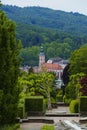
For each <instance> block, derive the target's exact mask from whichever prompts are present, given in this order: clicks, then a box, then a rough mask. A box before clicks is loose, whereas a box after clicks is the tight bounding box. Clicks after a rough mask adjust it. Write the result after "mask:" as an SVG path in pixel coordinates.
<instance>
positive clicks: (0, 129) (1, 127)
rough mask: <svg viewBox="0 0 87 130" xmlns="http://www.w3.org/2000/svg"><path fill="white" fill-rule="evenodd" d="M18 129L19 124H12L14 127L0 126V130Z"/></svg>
mask: <svg viewBox="0 0 87 130" xmlns="http://www.w3.org/2000/svg"><path fill="white" fill-rule="evenodd" d="M19 128H20V124H14V125H4V126H1V125H0V130H18V129H19Z"/></svg>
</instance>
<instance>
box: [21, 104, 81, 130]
mask: <svg viewBox="0 0 87 130" xmlns="http://www.w3.org/2000/svg"><path fill="white" fill-rule="evenodd" d="M54 111H59V112H60V113H61V112H66V113H69V108H68V107H58V109H53V110H51V111H49V112H51V113H53V112H54ZM32 118H34V119H35V118H42V119H43V118H45V119H50V120H54V125H56V124H58V123H59V121H60V120H61V121H64V120H68V121H72V120H74V121H76V122H79V119H80V117H60V116H58V117H57V116H56V117H47V116H46V117H32ZM43 125H44V123H23V124H21V129H22V130H41V127H42V126H43ZM57 130H58V129H57ZM61 130H62V129H61Z"/></svg>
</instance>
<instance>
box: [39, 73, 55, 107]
mask: <svg viewBox="0 0 87 130" xmlns="http://www.w3.org/2000/svg"><path fill="white" fill-rule="evenodd" d="M37 82H38V85H39V90H40V91H41V92H42V93H43V94H44V95H45V96H46V98H47V100H48V101H47V106H48V107H47V108H48V109H51V95H50V94H51V92H52V86H53V82H54V75H53V74H52V73H48V72H42V73H40V74H39V76H38V80H37Z"/></svg>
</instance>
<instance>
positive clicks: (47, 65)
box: [43, 63, 63, 70]
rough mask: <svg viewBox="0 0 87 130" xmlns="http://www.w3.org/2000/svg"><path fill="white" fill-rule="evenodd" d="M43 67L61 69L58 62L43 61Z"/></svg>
mask: <svg viewBox="0 0 87 130" xmlns="http://www.w3.org/2000/svg"><path fill="white" fill-rule="evenodd" d="M43 66H44V67H46V69H52V70H61V69H63V68H62V66H61V65H59V64H55V63H54V64H51V63H44V65H43Z"/></svg>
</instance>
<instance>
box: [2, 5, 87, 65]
mask: <svg viewBox="0 0 87 130" xmlns="http://www.w3.org/2000/svg"><path fill="white" fill-rule="evenodd" d="M2 9H3V11H5V13H6V15H7V16H8V17H9V18H10V19H12V20H14V21H15V22H16V25H17V28H16V34H17V35H16V36H17V39H21V41H22V44H23V49H21V51H20V56H21V57H22V58H23V62H22V65H29V66H34V65H38V55H39V52H40V46H41V45H43V47H44V52H45V55H46V60H47V59H49V58H52V57H61V58H64V59H68V58H69V57H70V55H71V53H72V51H73V50H75V49H77V48H79V47H80V46H82V45H84V44H87V16H85V15H82V14H79V13H72V12H71V13H68V12H63V11H57V10H52V9H48V8H41V7H24V8H20V7H16V6H8V5H7V6H2Z"/></svg>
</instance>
